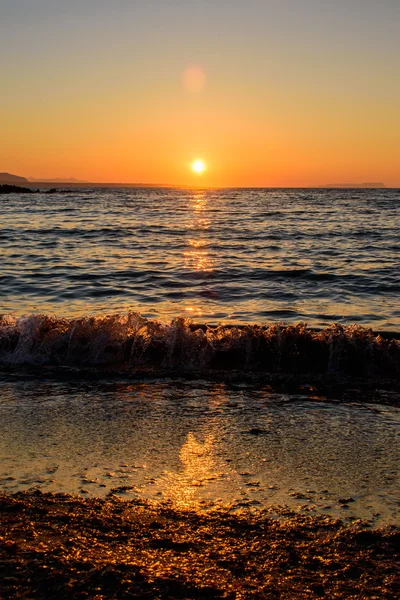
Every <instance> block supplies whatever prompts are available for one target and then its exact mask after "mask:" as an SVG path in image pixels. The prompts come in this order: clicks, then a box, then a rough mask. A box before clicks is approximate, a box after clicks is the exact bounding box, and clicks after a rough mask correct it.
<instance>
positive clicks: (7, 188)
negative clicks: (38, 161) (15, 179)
mask: <svg viewBox="0 0 400 600" xmlns="http://www.w3.org/2000/svg"><path fill="white" fill-rule="evenodd" d="M35 192H36V190H31V189H30V188H26V187H20V186H19V185H7V184H4V185H0V194H34V193H35Z"/></svg>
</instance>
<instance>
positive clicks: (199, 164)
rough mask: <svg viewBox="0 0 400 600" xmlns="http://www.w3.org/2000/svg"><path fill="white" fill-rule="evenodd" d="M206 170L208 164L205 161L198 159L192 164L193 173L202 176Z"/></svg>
mask: <svg viewBox="0 0 400 600" xmlns="http://www.w3.org/2000/svg"><path fill="white" fill-rule="evenodd" d="M206 168H207V167H206V164H205V162H204V161H203V160H200V159H197V160H195V161H193V162H192V171H194V172H195V173H197V174H198V175H201V174H202V173H204V171H205V170H206Z"/></svg>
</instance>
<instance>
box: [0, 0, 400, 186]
mask: <svg viewBox="0 0 400 600" xmlns="http://www.w3.org/2000/svg"><path fill="white" fill-rule="evenodd" d="M399 31H400V0H379V1H378V0H246V2H244V1H243V0H136V1H135V0H113V1H112V2H111V1H110V0H107V1H105V0H79V1H77V0H68V2H67V1H63V2H61V1H59V0H0V56H1V62H0V85H1V93H0V140H1V143H0V171H8V172H11V173H14V174H17V175H23V176H33V177H39V178H40V177H43V178H50V177H76V178H80V179H85V180H90V181H99V182H133V183H134V182H153V183H168V184H204V185H228V186H236V185H237V186H292V185H293V186H302V185H318V184H325V183H333V182H339V183H341V182H364V181H382V182H384V183H386V185H388V186H400V108H399V107H400V35H399ZM196 158H202V159H203V160H204V161H205V162H206V163H207V165H208V169H207V171H206V173H204V174H203V175H201V176H199V175H195V174H194V173H192V172H191V171H190V168H189V165H190V162H191V161H193V160H194V159H196Z"/></svg>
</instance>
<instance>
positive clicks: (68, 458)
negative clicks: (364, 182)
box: [0, 188, 400, 523]
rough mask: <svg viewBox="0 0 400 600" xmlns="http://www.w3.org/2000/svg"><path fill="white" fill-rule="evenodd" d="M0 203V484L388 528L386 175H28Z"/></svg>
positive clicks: (393, 310)
mask: <svg viewBox="0 0 400 600" xmlns="http://www.w3.org/2000/svg"><path fill="white" fill-rule="evenodd" d="M0 219H1V221H0V222H1V229H0V251H1V259H2V260H1V263H0V292H1V294H0V301H1V306H0V464H1V468H0V489H3V490H7V491H9V492H15V491H19V490H25V489H29V488H32V487H34V488H39V489H42V490H43V491H67V492H73V493H78V494H82V495H95V496H105V495H107V494H109V493H115V494H119V495H120V496H121V497H128V498H129V497H145V498H150V499H152V500H168V501H171V502H174V503H175V504H177V505H178V506H186V507H190V508H192V507H195V508H201V507H205V506H208V503H211V504H213V503H214V504H215V503H217V504H218V503H219V502H220V503H225V504H226V503H230V504H231V505H232V507H233V508H234V509H240V508H241V507H242V508H246V509H249V510H257V507H262V508H264V507H268V506H272V505H286V506H289V507H291V508H294V509H296V510H300V511H303V512H306V513H310V514H317V513H321V512H322V513H327V514H331V515H333V516H342V515H344V514H347V515H348V516H350V517H354V518H356V517H361V518H368V519H371V520H372V521H373V522H374V523H390V522H396V519H397V517H396V515H397V514H398V506H399V505H398V494H399V490H400V486H399V478H398V459H399V453H400V448H399V444H398V440H399V436H398V432H399V408H398V406H399V404H400V398H399V393H398V381H399V374H400V341H399V338H400V304H399V301H398V296H399V290H400V269H399V266H400V252H399V249H400V244H399V242H400V236H399V225H400V191H399V190H262V189H254V190H248V189H246V190H241V189H224V190H189V189H164V188H130V189H127V188H116V189H106V188H104V189H102V188H96V189H89V188H88V189H79V190H77V189H74V190H70V191H68V192H66V193H57V194H48V193H46V192H45V191H43V192H41V193H38V194H34V195H2V196H0ZM305 324H307V326H306V325H305ZM180 377H184V378H185V379H184V380H183V379H180ZM285 377H286V380H285ZM332 378H333V379H332ZM284 380H285V381H289V382H291V383H290V385H291V386H292V387H290V386H289V388H286V389H285V391H282V389H280V391H279V389H278V388H279V386H280V385H281V384H282V382H283V381H284ZM332 380H334V381H339V380H340V381H341V382H348V383H347V391H346V393H343V385H344V384H343V383H342V384H341V385H342V387H341V391H340V392H338V395H337V397H336V396H335V392H334V391H332V388H329V385H328V386H327V387H325V388H324V387H323V386H322V388H319V387H318V386H319V384H320V383H321V381H323V382H325V383H326V381H328V383H329V382H330V381H332ZM277 382H278V383H277ZM371 382H372V383H371ZM396 382H397V383H396ZM325 383H324V385H325ZM372 384H374V385H375V388H376V387H377V386H378V387H379V386H380V388H379V390H378V391H377V394H378V396H377V397H374V398H372V404H370V403H369V402H370V400H371V398H370V397H369V395H368V393H367V391H366V390H367V389H368V386H372ZM285 385H286V384H285ZM277 386H278V387H277ZM293 386H294V387H295V388H296V390H297V391H293ZM381 388H382V389H381ZM324 389H329V390H330V392H329V398H328V397H326V396H325V395H324ZM335 389H336V388H335ZM291 390H292V391H291ZM346 498H347V499H348V502H347V501H346V502H344V501H345V500H346ZM349 498H350V500H349Z"/></svg>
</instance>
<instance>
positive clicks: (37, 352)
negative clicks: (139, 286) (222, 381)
mask: <svg viewBox="0 0 400 600" xmlns="http://www.w3.org/2000/svg"><path fill="white" fill-rule="evenodd" d="M396 337H399V336H396V334H378V333H374V332H373V331H372V330H369V329H365V328H363V327H361V326H358V325H352V326H348V327H345V326H341V325H338V324H334V325H332V326H330V327H327V328H326V329H322V330H314V329H310V328H308V327H307V326H306V324H304V323H299V324H297V325H283V324H271V325H243V326H233V325H219V326H208V325H206V324H196V323H194V322H192V321H190V320H188V319H185V318H181V317H179V318H176V319H173V320H172V321H171V322H170V323H162V322H160V321H156V320H149V319H146V318H145V317H143V316H142V315H140V314H138V313H134V312H131V313H128V314H125V315H120V314H113V315H108V316H85V317H82V318H75V319H67V318H59V317H56V316H50V315H39V314H34V315H28V316H23V317H12V316H9V315H3V316H0V366H1V367H2V368H3V369H4V368H9V367H18V366H22V365H29V366H38V367H43V366H52V367H73V368H75V369H94V370H97V371H100V372H103V373H104V372H111V371H118V372H124V373H130V374H132V375H134V374H135V373H136V374H137V373H144V372H146V373H155V374H157V373H161V372H162V373H164V374H165V373H171V374H173V373H174V372H175V373H176V372H182V371H186V372H196V373H200V374H204V373H206V372H210V371H213V372H216V371H217V372H218V371H223V372H226V371H228V372H233V371H236V372H238V371H240V372H242V373H250V374H251V373H275V374H289V375H290V374H293V375H299V374H311V375H312V374H314V375H335V376H337V375H339V376H350V377H359V378H367V379H368V378H390V379H392V380H396V381H399V379H400V378H399V375H400V340H399V339H395V338H396Z"/></svg>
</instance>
